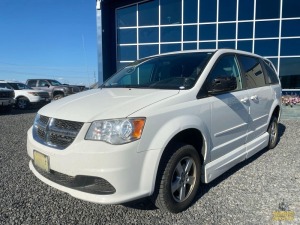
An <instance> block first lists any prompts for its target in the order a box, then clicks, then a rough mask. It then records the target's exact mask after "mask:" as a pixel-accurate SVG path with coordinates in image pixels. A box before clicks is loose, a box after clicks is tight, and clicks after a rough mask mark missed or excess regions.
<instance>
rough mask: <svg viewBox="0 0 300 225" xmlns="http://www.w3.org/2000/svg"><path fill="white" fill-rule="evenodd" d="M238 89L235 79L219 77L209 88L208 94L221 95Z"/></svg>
mask: <svg viewBox="0 0 300 225" xmlns="http://www.w3.org/2000/svg"><path fill="white" fill-rule="evenodd" d="M236 88H237V83H236V78H235V77H217V78H215V79H213V80H212V82H211V83H210V84H209V86H208V94H211V95H213V94H219V93H222V92H227V91H232V90H235V89H236Z"/></svg>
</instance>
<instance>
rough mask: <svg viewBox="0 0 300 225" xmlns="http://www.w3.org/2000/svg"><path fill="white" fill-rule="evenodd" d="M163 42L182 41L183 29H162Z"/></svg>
mask: <svg viewBox="0 0 300 225" xmlns="http://www.w3.org/2000/svg"><path fill="white" fill-rule="evenodd" d="M161 41H162V42H174V41H181V27H179V26H176V27H162V28H161Z"/></svg>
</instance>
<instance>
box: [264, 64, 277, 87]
mask: <svg viewBox="0 0 300 225" xmlns="http://www.w3.org/2000/svg"><path fill="white" fill-rule="evenodd" d="M263 64H264V67H265V69H266V72H267V73H266V75H267V76H266V83H267V84H279V79H278V76H277V73H276V72H275V70H274V69H273V67H271V64H270V63H269V62H266V61H265V60H263Z"/></svg>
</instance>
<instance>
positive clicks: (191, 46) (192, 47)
mask: <svg viewBox="0 0 300 225" xmlns="http://www.w3.org/2000/svg"><path fill="white" fill-rule="evenodd" d="M183 50H197V43H184V44H183Z"/></svg>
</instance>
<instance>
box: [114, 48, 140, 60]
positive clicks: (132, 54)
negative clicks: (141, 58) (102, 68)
mask: <svg viewBox="0 0 300 225" xmlns="http://www.w3.org/2000/svg"><path fill="white" fill-rule="evenodd" d="M132 60H137V56H136V46H118V61H132Z"/></svg>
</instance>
